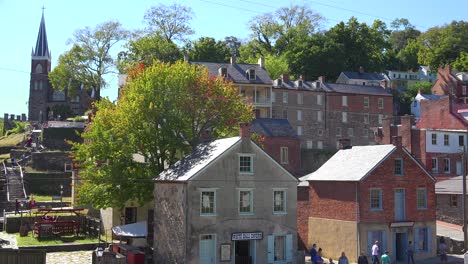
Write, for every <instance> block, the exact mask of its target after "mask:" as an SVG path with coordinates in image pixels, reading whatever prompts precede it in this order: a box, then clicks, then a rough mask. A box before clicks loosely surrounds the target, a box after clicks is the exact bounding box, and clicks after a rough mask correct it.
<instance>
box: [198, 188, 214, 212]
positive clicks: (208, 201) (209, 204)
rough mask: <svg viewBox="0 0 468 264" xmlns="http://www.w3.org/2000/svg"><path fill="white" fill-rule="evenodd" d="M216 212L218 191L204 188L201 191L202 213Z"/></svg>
mask: <svg viewBox="0 0 468 264" xmlns="http://www.w3.org/2000/svg"><path fill="white" fill-rule="evenodd" d="M215 214H216V191H214V190H203V191H202V192H201V193H200V215H215Z"/></svg>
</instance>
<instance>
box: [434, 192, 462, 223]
mask: <svg viewBox="0 0 468 264" xmlns="http://www.w3.org/2000/svg"><path fill="white" fill-rule="evenodd" d="M452 195H453V196H455V197H456V201H452V200H451V196H452ZM436 197H437V206H436V208H437V209H436V215H437V220H441V221H444V222H448V223H452V224H456V225H463V207H462V197H463V196H462V195H460V194H437V195H436Z"/></svg>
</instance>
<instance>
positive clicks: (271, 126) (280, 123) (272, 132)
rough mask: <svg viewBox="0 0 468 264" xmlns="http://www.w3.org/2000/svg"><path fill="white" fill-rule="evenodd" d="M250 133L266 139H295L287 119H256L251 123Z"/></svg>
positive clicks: (294, 133) (294, 132) (295, 135)
mask: <svg viewBox="0 0 468 264" xmlns="http://www.w3.org/2000/svg"><path fill="white" fill-rule="evenodd" d="M250 131H251V132H252V133H256V134H260V135H262V136H267V137H297V134H296V131H295V130H294V129H293V128H292V126H291V124H290V123H289V121H288V120H287V119H276V118H256V119H254V120H253V121H252V124H251V127H250Z"/></svg>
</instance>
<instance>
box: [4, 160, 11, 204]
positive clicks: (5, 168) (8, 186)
mask: <svg viewBox="0 0 468 264" xmlns="http://www.w3.org/2000/svg"><path fill="white" fill-rule="evenodd" d="M3 169H4V170H5V179H6V188H7V201H8V202H9V201H10V182H9V181H10V179H9V177H8V169H7V165H6V162H5V161H3Z"/></svg>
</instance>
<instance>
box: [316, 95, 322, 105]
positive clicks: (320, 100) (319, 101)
mask: <svg viewBox="0 0 468 264" xmlns="http://www.w3.org/2000/svg"><path fill="white" fill-rule="evenodd" d="M317 105H323V94H317Z"/></svg>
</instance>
